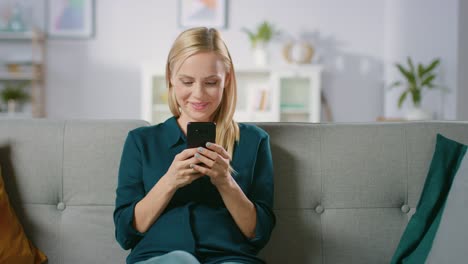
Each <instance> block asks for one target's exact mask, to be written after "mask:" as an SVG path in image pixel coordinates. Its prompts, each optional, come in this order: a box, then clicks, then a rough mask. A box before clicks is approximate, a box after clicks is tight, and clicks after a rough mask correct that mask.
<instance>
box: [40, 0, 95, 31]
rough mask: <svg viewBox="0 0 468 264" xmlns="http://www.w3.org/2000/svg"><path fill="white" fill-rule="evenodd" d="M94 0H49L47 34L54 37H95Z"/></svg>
mask: <svg viewBox="0 0 468 264" xmlns="http://www.w3.org/2000/svg"><path fill="white" fill-rule="evenodd" d="M94 7H95V1H94V0H80V1H74V0H48V1H47V10H46V14H47V19H46V21H47V23H46V24H47V25H46V29H47V35H48V36H49V37H52V38H77V39H88V38H92V37H94V20H95V17H94V15H95V14H94Z"/></svg>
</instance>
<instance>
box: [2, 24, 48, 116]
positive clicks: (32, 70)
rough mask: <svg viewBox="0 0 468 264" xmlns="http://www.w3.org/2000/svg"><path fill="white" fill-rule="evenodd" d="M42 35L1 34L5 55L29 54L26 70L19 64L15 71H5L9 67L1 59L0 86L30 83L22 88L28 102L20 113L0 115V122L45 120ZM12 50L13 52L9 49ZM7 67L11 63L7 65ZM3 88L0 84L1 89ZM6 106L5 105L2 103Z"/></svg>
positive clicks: (35, 33)
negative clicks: (17, 82)
mask: <svg viewBox="0 0 468 264" xmlns="http://www.w3.org/2000/svg"><path fill="white" fill-rule="evenodd" d="M45 42H46V38H45V34H44V33H43V32H41V31H40V30H34V31H28V32H0V47H2V49H3V50H4V51H6V50H9V53H8V55H12V54H13V53H14V54H21V55H23V54H29V55H28V56H29V59H28V60H30V61H28V63H30V65H28V66H27V67H26V66H25V65H22V64H21V63H18V65H17V68H18V69H16V70H11V69H8V65H6V63H5V62H3V61H1V58H0V82H5V81H30V82H31V83H30V85H29V86H28V87H26V88H25V91H26V92H27V93H28V94H29V96H30V100H29V101H28V103H26V105H25V106H24V107H23V111H22V112H18V113H16V112H15V113H6V112H0V118H25V117H45V116H46V113H45V74H44V68H45V56H46V55H45V51H46V48H45V47H46V43H45ZM12 47H13V48H12ZM0 55H5V54H0ZM9 63H10V64H12V63H14V62H9ZM1 86H3V85H2V84H0V87H1ZM1 103H4V104H6V102H1Z"/></svg>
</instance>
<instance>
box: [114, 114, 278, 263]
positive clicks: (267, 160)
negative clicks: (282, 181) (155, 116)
mask: <svg viewBox="0 0 468 264" xmlns="http://www.w3.org/2000/svg"><path fill="white" fill-rule="evenodd" d="M239 128H240V139H239V141H238V142H236V144H235V146H234V153H233V159H232V162H231V166H232V167H233V168H234V169H235V170H236V171H237V172H238V173H237V174H235V175H233V178H234V179H235V181H236V182H237V184H238V185H239V186H240V188H241V189H242V191H243V192H244V193H245V194H246V195H247V197H248V198H249V199H250V201H252V202H253V203H254V205H255V208H256V210H257V225H256V230H255V234H256V235H255V237H254V238H253V239H248V238H247V237H245V236H244V235H243V234H242V232H241V231H240V229H239V227H238V226H237V225H236V223H235V222H234V219H233V218H232V216H231V215H230V213H229V211H228V210H227V209H226V206H225V205H224V203H223V200H222V199H221V195H220V194H219V192H218V190H217V189H216V187H215V186H214V185H213V184H212V183H211V182H210V179H209V178H208V176H204V177H202V178H200V179H198V180H196V181H194V182H192V183H191V184H189V185H187V186H185V187H182V188H180V189H178V190H177V191H176V193H175V194H174V196H173V197H172V199H171V201H170V202H169V204H168V206H167V207H166V209H165V210H164V212H163V213H162V214H161V215H160V216H159V218H158V219H157V220H156V221H155V222H154V223H153V225H152V226H151V227H150V228H149V229H148V231H146V232H145V233H140V232H138V231H137V230H136V229H134V228H133V212H134V207H135V205H136V203H137V202H138V201H140V200H141V199H142V198H143V197H145V195H146V194H147V193H148V192H149V191H150V190H151V188H152V187H153V186H154V185H155V184H156V183H157V182H158V180H159V179H160V178H161V177H162V176H163V175H164V174H165V173H166V172H167V170H168V169H169V167H170V165H171V164H172V161H173V160H174V157H175V155H177V154H178V153H180V152H181V151H183V150H184V149H186V147H187V144H186V137H185V135H184V133H183V132H182V130H181V129H180V127H179V126H178V124H177V120H176V119H175V118H174V117H172V118H170V119H168V120H167V121H166V122H164V123H161V124H158V125H155V126H149V127H140V128H137V129H134V130H132V131H130V132H129V133H128V136H127V139H126V141H125V144H124V148H123V152H122V158H121V161H120V168H119V178H118V186H117V190H116V194H117V197H116V204H115V206H116V207H115V211H114V223H115V236H116V239H117V241H118V242H119V244H120V245H121V246H122V247H123V248H124V249H131V252H130V254H129V256H128V257H127V263H135V262H137V261H142V260H146V259H149V258H151V257H154V256H159V255H163V254H165V253H168V252H170V251H173V250H184V251H187V252H189V253H191V254H193V255H194V256H195V257H197V258H198V260H199V261H200V262H201V263H218V262H223V261H238V262H241V263H264V262H263V261H262V260H260V259H259V258H258V257H256V255H257V253H258V252H259V250H260V249H262V248H263V247H264V246H265V245H266V243H267V242H268V240H269V238H270V234H271V232H272V230H273V227H274V226H275V215H274V213H273V211H272V208H273V165H272V158H271V151H270V143H269V136H268V134H267V133H266V132H265V131H264V130H262V129H260V128H258V127H256V126H254V125H250V124H242V123H240V124H239Z"/></svg>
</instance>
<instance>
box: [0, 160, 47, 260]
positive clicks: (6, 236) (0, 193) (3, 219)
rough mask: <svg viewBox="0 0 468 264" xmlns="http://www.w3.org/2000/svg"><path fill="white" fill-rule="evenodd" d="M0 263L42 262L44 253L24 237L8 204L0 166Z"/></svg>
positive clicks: (19, 224) (44, 256)
mask: <svg viewBox="0 0 468 264" xmlns="http://www.w3.org/2000/svg"><path fill="white" fill-rule="evenodd" d="M0 234H1V235H0V263H18V264H32V263H44V262H45V261H46V260H47V257H46V255H44V253H42V252H41V251H40V250H39V249H37V248H36V247H35V246H34V245H33V244H32V243H31V241H29V239H28V238H27V237H26V234H25V233H24V230H23V227H22V226H21V223H20V222H19V221H18V218H17V217H16V214H15V211H14V210H13V208H12V207H11V205H10V201H9V199H8V194H7V193H6V191H5V184H4V182H3V178H2V170H1V168H0Z"/></svg>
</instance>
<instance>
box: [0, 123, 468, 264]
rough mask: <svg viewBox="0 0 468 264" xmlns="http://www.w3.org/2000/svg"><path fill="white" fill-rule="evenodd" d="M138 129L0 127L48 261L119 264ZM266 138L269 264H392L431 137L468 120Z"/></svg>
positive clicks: (310, 129) (0, 141)
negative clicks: (120, 199) (118, 211)
mask: <svg viewBox="0 0 468 264" xmlns="http://www.w3.org/2000/svg"><path fill="white" fill-rule="evenodd" d="M143 125H147V123H145V122H143V121H138V120H68V121H66V120H40V119H35V120H28V119H24V120H1V121H0V164H2V168H3V169H4V177H5V183H6V187H7V190H8V191H9V193H10V197H11V199H12V202H13V204H14V206H15V209H16V211H17V212H18V214H19V215H20V217H21V220H22V222H23V225H24V226H25V229H26V232H27V233H28V235H29V237H30V238H31V239H32V240H33V241H34V242H35V244H36V245H37V246H38V247H39V248H40V249H41V250H43V251H44V252H45V253H46V254H47V255H48V257H49V260H50V262H49V263H52V264H54V263H124V261H125V257H126V255H127V254H128V252H125V251H123V250H122V249H120V247H119V246H118V244H117V243H116V241H115V239H114V225H113V221H112V212H113V209H114V206H113V204H114V198H115V188H116V183H117V170H118V164H119V160H120V155H121V151H122V146H123V142H124V140H125V137H126V135H127V132H128V131H129V130H131V129H133V128H135V127H138V126H143ZM258 125H259V126H261V127H262V128H264V129H265V130H266V131H267V132H268V133H269V134H270V136H271V145H272V152H273V158H274V166H275V212H276V214H277V220H278V221H277V227H276V229H275V230H274V233H273V236H272V240H271V241H270V243H269V244H268V246H267V247H266V248H265V249H264V250H263V251H262V252H261V256H262V257H264V258H265V259H266V260H267V261H268V263H388V262H389V260H390V258H391V255H392V254H393V251H394V249H395V247H396V245H397V243H398V241H399V238H400V235H401V233H402V232H403V229H404V228H405V226H406V224H407V222H408V219H409V217H410V216H411V214H412V213H414V208H415V206H416V204H417V202H418V199H419V195H420V193H421V189H422V187H423V183H424V179H425V176H426V173H427V171H428V168H429V163H430V161H431V158H432V152H433V150H434V143H435V137H436V133H442V134H444V135H445V136H447V137H450V138H453V139H455V140H457V141H460V142H463V143H465V144H467V143H468V123H467V122H413V123H369V124H305V123H259V124H258Z"/></svg>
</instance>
